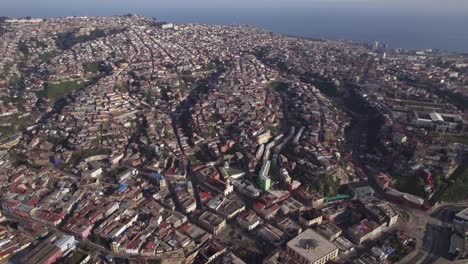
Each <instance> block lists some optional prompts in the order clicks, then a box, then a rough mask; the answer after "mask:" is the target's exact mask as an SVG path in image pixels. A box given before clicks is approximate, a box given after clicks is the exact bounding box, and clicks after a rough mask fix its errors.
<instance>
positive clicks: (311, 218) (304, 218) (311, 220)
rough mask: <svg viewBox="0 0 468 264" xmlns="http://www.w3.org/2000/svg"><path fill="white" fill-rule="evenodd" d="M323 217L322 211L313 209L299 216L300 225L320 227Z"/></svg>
mask: <svg viewBox="0 0 468 264" xmlns="http://www.w3.org/2000/svg"><path fill="white" fill-rule="evenodd" d="M322 217H323V214H322V211H321V210H319V209H315V208H312V209H310V210H307V211H304V212H302V213H301V214H300V215H299V224H300V225H301V226H304V227H310V226H313V225H319V224H320V223H322Z"/></svg>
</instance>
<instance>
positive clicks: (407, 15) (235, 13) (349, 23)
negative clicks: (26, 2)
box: [0, 0, 468, 53]
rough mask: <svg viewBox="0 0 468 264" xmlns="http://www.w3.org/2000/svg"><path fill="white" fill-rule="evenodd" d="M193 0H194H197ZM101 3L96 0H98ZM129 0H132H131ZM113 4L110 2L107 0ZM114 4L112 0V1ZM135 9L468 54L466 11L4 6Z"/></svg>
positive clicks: (78, 11) (49, 13)
mask: <svg viewBox="0 0 468 264" xmlns="http://www.w3.org/2000/svg"><path fill="white" fill-rule="evenodd" d="M194 1H195V0H194ZM97 2H98V1H97ZM130 2H131V1H130ZM108 3H109V2H108ZM110 3H111V2H110ZM127 13H136V14H141V15H145V16H147V17H154V18H156V19H158V20H162V21H169V22H174V23H206V24H251V25H255V26H258V27H261V28H264V29H267V30H271V31H274V32H277V33H281V34H285V35H290V36H301V37H310V38H322V39H332V40H352V41H357V42H365V43H371V42H373V41H379V42H380V43H386V44H388V45H389V46H390V47H392V48H405V49H440V50H444V51H454V52H461V53H468V10H467V12H453V13H446V12H440V13H439V12H435V11H432V12H419V11H417V10H415V9H411V10H404V9H402V10H395V9H391V10H386V9H378V8H348V7H346V8H345V7H341V8H340V7H336V6H333V7H327V6H326V5H318V6H316V7H314V6H311V7H307V8H299V7H293V6H291V7H287V6H286V7H284V8H269V7H265V8H262V7H258V6H256V7H255V8H247V7H236V8H221V9H220V8H214V7H213V8H210V7H203V8H202V7H200V8H193V7H191V8H183V6H182V7H180V8H159V7H158V6H157V5H151V6H137V5H136V6H129V7H116V6H113V5H112V4H110V5H109V6H96V7H93V6H89V5H87V6H82V7H81V6H77V4H75V6H73V7H72V8H67V7H63V6H61V7H57V8H31V9H30V10H28V9H24V8H23V9H18V10H17V9H15V8H14V6H6V8H2V4H0V15H4V16H9V17H21V16H32V17H60V16H72V15H80V16H82V15H84V16H100V15H120V14H127Z"/></svg>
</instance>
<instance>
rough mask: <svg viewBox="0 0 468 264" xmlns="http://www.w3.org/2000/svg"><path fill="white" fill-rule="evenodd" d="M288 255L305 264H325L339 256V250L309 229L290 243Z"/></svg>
mask: <svg viewBox="0 0 468 264" xmlns="http://www.w3.org/2000/svg"><path fill="white" fill-rule="evenodd" d="M286 251H287V252H288V255H290V256H291V257H292V258H294V259H295V260H297V261H298V262H299V263H305V264H323V263H327V262H328V261H329V260H333V259H334V258H336V257H337V256H338V248H337V247H336V246H335V245H334V244H333V243H331V242H330V241H328V240H327V239H325V238H323V237H322V236H321V235H319V234H318V233H317V232H315V231H313V230H312V229H307V230H305V231H304V232H302V233H301V234H300V235H298V236H297V237H295V238H293V239H292V240H291V241H289V242H288V244H287V248H286Z"/></svg>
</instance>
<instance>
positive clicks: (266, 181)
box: [258, 160, 271, 191]
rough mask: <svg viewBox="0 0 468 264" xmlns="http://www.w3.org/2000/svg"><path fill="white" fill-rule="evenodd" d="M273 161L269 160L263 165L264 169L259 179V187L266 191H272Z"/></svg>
mask: <svg viewBox="0 0 468 264" xmlns="http://www.w3.org/2000/svg"><path fill="white" fill-rule="evenodd" d="M270 166H271V161H269V160H267V161H265V163H263V166H262V169H261V170H260V175H259V177H258V185H260V188H261V189H262V190H264V191H268V190H270V187H271V179H270V177H269V175H268V174H269V172H270Z"/></svg>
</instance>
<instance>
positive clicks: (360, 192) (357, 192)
mask: <svg viewBox="0 0 468 264" xmlns="http://www.w3.org/2000/svg"><path fill="white" fill-rule="evenodd" d="M347 187H348V190H349V194H350V195H351V196H352V197H354V198H358V197H362V196H372V195H374V193H375V191H374V189H372V187H370V186H369V184H367V183H365V182H354V183H350V184H348V186H347Z"/></svg>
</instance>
